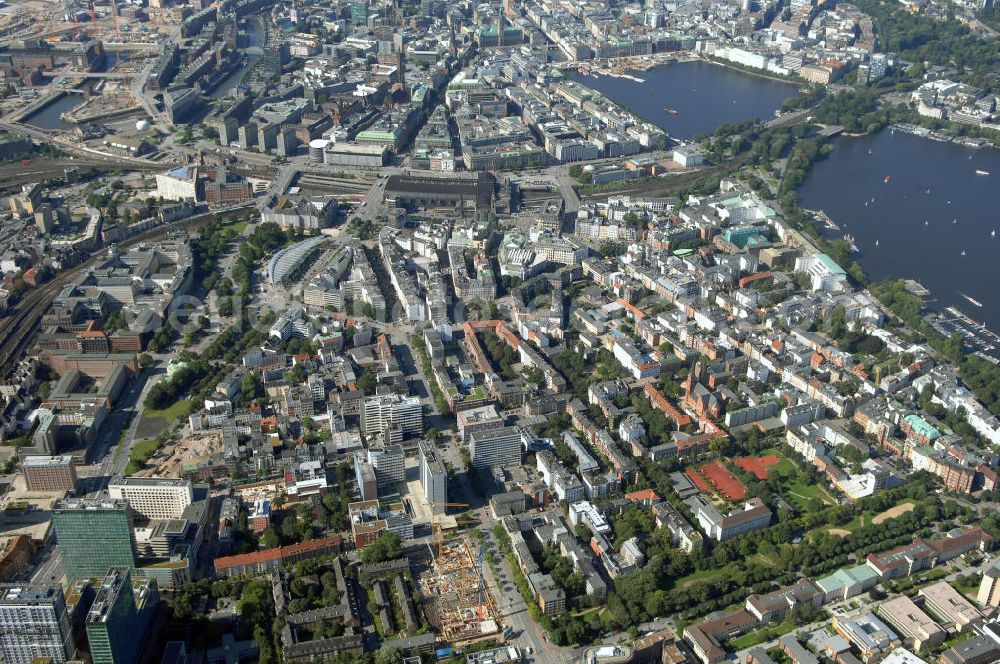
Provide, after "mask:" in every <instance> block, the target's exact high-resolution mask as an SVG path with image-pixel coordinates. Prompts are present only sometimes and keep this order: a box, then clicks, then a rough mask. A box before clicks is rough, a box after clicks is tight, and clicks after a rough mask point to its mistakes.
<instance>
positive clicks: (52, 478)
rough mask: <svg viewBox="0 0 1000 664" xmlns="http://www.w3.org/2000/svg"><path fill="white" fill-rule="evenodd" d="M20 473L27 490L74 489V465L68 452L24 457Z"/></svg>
mask: <svg viewBox="0 0 1000 664" xmlns="http://www.w3.org/2000/svg"><path fill="white" fill-rule="evenodd" d="M21 473H22V474H23V475H24V483H25V485H26V486H27V487H28V491H75V490H76V465H75V464H74V462H73V457H72V456H70V455H68V454H67V455H63V456H27V457H24V460H23V461H21Z"/></svg>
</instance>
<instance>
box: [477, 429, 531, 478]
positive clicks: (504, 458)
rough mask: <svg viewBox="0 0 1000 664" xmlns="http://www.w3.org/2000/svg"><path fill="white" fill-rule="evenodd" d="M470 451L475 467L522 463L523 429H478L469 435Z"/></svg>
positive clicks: (502, 466) (506, 465)
mask: <svg viewBox="0 0 1000 664" xmlns="http://www.w3.org/2000/svg"><path fill="white" fill-rule="evenodd" d="M469 453H470V454H471V455H472V465H473V467H475V468H491V467H495V466H499V467H501V468H504V467H508V466H516V465H518V464H520V463H521V430H520V429H519V428H518V427H500V428H499V429H487V430H485V431H477V432H475V433H473V434H472V435H470V436H469Z"/></svg>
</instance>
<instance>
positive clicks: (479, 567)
mask: <svg viewBox="0 0 1000 664" xmlns="http://www.w3.org/2000/svg"><path fill="white" fill-rule="evenodd" d="M485 552H486V542H485V540H484V541H481V542H479V555H478V556H477V557H476V575H477V576H478V577H479V622H482V621H483V620H484V619H485V616H484V615H483V607H484V606H485V605H484V604H483V592H484V591H485V590H486V588H485V585H486V583H485V579H483V554H484V553H485Z"/></svg>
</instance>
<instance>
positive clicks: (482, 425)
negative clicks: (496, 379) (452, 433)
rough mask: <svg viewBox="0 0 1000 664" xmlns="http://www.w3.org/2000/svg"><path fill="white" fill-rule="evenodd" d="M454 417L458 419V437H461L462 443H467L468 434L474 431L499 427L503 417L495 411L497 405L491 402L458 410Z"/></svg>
mask: <svg viewBox="0 0 1000 664" xmlns="http://www.w3.org/2000/svg"><path fill="white" fill-rule="evenodd" d="M456 419H457V420H458V437H459V438H461V439H462V442H463V443H468V442H469V436H470V435H472V434H473V433H475V432H476V431H485V430H486V429H499V428H500V427H502V426H503V418H502V417H500V414H499V413H498V412H497V407H496V406H494V405H492V404H490V405H489V406H480V407H478V408H469V409H468V410H463V411H459V413H458V414H457V415H456Z"/></svg>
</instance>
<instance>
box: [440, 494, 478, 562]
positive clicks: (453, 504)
mask: <svg viewBox="0 0 1000 664" xmlns="http://www.w3.org/2000/svg"><path fill="white" fill-rule="evenodd" d="M435 507H469V503H445V502H440V501H438V502H433V503H431V537H433V536H434V528H435V527H437V534H438V540H437V542H438V555H437V562H438V568H439V569H440V568H441V559H442V558H443V557H444V554H443V552H444V531H443V530H442V528H441V524H440V523H436V522H435V520H434V508H435Z"/></svg>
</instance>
